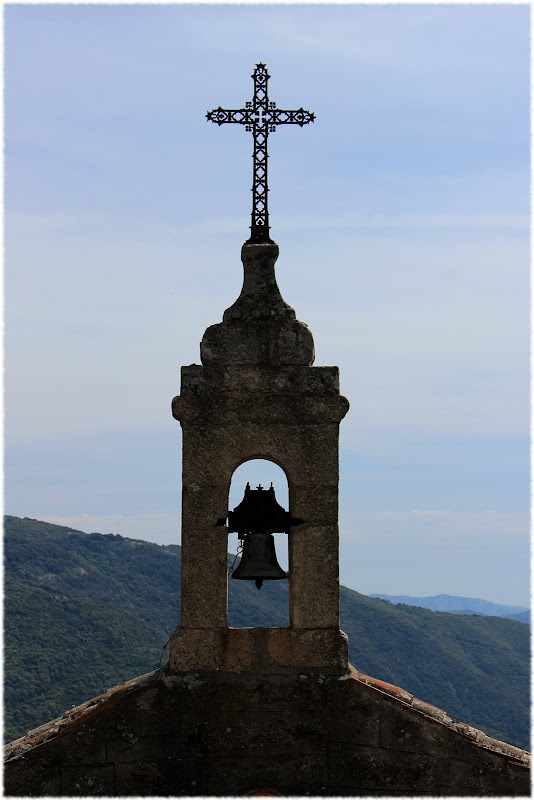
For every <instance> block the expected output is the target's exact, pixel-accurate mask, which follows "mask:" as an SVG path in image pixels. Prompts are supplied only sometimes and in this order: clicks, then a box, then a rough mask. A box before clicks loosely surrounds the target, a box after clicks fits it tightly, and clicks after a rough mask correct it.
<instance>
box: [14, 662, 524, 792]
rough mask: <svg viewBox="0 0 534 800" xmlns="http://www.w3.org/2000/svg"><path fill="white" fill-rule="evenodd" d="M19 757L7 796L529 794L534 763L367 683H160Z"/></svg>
mask: <svg viewBox="0 0 534 800" xmlns="http://www.w3.org/2000/svg"><path fill="white" fill-rule="evenodd" d="M7 756H8V760H7V762H6V765H5V772H4V780H5V793H6V794H7V795H9V796H15V795H16V796H21V795H27V796H50V795H56V796H66V795H71V796H73V795H74V796H93V795H109V796H128V795H141V796H184V795H185V796H195V795H200V796H202V795H204V796H206V795H212V796H220V795H234V796H235V795H237V796H240V795H245V794H247V793H251V792H253V791H254V790H255V789H259V788H263V789H270V790H273V792H274V791H277V792H279V793H280V794H281V795H283V796H290V795H293V796H295V795H297V796H298V795H300V796H303V795H316V796H317V795H318V796H328V795H333V796H335V795H342V796H343V795H345V796H369V795H387V796H394V795H404V796H406V795H408V796H419V795H425V794H426V795H456V796H458V795H460V796H474V795H480V796H482V795H489V796H499V795H501V796H513V795H528V794H529V772H530V771H529V768H528V763H529V758H528V755H527V754H526V753H524V752H523V751H521V750H518V749H517V748H514V747H511V746H509V745H505V744H503V743H499V742H496V741H495V740H492V739H490V738H489V737H487V736H485V735H484V734H482V733H480V732H478V731H475V730H474V729H473V728H470V727H469V726H466V725H462V724H461V723H455V722H454V721H453V720H450V719H449V718H448V717H447V716H446V714H444V712H441V711H440V710H439V709H436V708H434V707H432V706H429V705H427V704H425V703H422V702H420V701H416V700H415V699H414V698H411V695H409V694H408V693H406V692H403V691H402V690H399V689H396V687H392V686H388V685H387V684H382V683H381V682H379V681H373V679H369V678H367V677H366V676H363V675H360V674H359V673H357V672H355V671H352V673H351V674H350V675H347V676H344V677H341V678H340V677H339V676H328V675H317V674H302V675H301V676H292V675H286V676H283V675H263V676H258V675H251V674H249V675H245V674H242V675H240V676H239V677H237V676H236V675H223V674H220V675H214V674H213V673H212V674H211V675H207V674H206V675H202V674H199V673H197V674H191V673H190V674H182V675H169V674H167V673H165V672H164V671H158V672H156V673H151V674H150V675H147V676H143V677H142V678H140V679H137V680H135V681H131V682H130V683H129V684H126V685H124V686H122V687H118V688H117V689H115V690H111V691H110V692H108V693H106V694H105V695H103V696H102V697H100V698H96V699H95V700H94V701H91V702H90V703H88V704H86V705H85V706H82V707H80V708H78V709H73V710H72V711H70V712H69V713H68V714H67V715H66V716H65V717H63V718H62V719H60V720H56V721H55V722H54V723H50V724H49V725H47V726H43V728H41V729H38V730H37V731H34V732H33V734H32V735H31V736H30V737H29V738H27V739H24V740H19V741H18V742H15V743H13V744H12V745H11V746H10V747H9V748H8V753H7Z"/></svg>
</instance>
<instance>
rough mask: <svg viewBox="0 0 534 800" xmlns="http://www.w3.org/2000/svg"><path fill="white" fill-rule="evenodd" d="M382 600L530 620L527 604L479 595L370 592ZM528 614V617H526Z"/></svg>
mask: <svg viewBox="0 0 534 800" xmlns="http://www.w3.org/2000/svg"><path fill="white" fill-rule="evenodd" d="M369 597H377V598H379V599H380V600H388V601H389V602H390V603H403V604H404V605H407V606H418V607H419V608H428V609H430V611H448V612H453V613H455V614H482V615H483V616H491V617H504V618H507V619H510V618H513V619H517V618H518V615H521V621H523V622H530V609H529V608H527V607H525V606H505V605H500V604H499V603H492V602H491V601H490V600H481V599H480V598H478V597H458V596H457V595H450V594H436V595H433V596H432V597H411V596H409V595H392V594H370V595H369ZM527 616H528V619H527V618H525V617H527Z"/></svg>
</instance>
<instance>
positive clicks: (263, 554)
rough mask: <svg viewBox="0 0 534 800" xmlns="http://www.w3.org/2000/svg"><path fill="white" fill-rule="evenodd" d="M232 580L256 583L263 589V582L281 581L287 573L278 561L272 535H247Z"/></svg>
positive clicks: (254, 533) (253, 533)
mask: <svg viewBox="0 0 534 800" xmlns="http://www.w3.org/2000/svg"><path fill="white" fill-rule="evenodd" d="M232 578H236V580H241V581H256V587H257V588H258V589H261V585H262V583H263V581H279V580H282V579H284V578H287V573H286V572H284V570H283V569H282V567H281V566H280V564H279V563H278V561H277V558H276V550H275V548H274V538H273V536H272V534H271V533H256V532H252V533H246V534H245V535H244V541H243V554H242V556H241V561H240V562H239V565H238V566H237V567H236V569H235V570H234V571H233V572H232Z"/></svg>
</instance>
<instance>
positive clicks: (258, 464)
mask: <svg viewBox="0 0 534 800" xmlns="http://www.w3.org/2000/svg"><path fill="white" fill-rule="evenodd" d="M247 483H249V484H250V488H251V489H256V488H257V487H258V486H260V485H261V486H262V487H263V488H264V489H269V487H270V486H271V484H272V485H273V488H274V491H275V495H276V501H277V503H279V504H280V505H281V506H282V507H283V508H284V509H285V510H286V511H288V510H289V486H288V482H287V478H286V474H285V472H284V471H283V469H281V467H279V466H278V465H277V464H275V463H274V462H273V461H267V460H266V459H263V458H255V459H251V460H250V461H245V462H244V463H243V464H241V465H240V466H239V467H237V469H236V470H235V471H234V474H233V475H232V482H231V484H230V494H229V498H228V508H229V509H230V510H233V509H234V508H236V507H237V506H238V505H239V504H240V503H241V501H242V500H243V496H244V492H245V487H246V485H247ZM273 536H274V540H275V549H276V558H277V560H278V563H279V564H280V566H281V567H282V569H283V570H284V571H286V572H287V569H288V542H287V539H288V537H287V535H286V534H285V533H274V534H273ZM238 545H239V540H238V535H237V533H230V534H228V552H229V557H228V568H229V569H230V568H231V567H232V566H233V568H234V569H235V568H236V567H237V565H238V563H239V558H236V553H237V550H238ZM228 625H229V626H230V627H232V628H255V627H287V626H288V625H289V608H288V581H287V580H265V581H264V582H263V584H262V586H261V589H260V590H258V589H257V588H256V585H255V582H254V581H253V580H235V579H233V578H232V577H231V573H230V574H229V575H228Z"/></svg>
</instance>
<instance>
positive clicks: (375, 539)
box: [4, 4, 530, 605]
mask: <svg viewBox="0 0 534 800" xmlns="http://www.w3.org/2000/svg"><path fill="white" fill-rule="evenodd" d="M529 26H530V21H529V7H528V5H526V4H525V5H465V6H464V5H439V4H438V5H384V6H378V5H339V6H332V5H324V6H323V5H309V6H306V5H299V6H283V5H250V6H247V5H229V6H224V5H214V6H208V5H161V6H156V5H147V6H132V5H129V6H126V5H125V6H119V5H116V6H112V5H109V6H106V5H94V6H91V5H61V6H60V5H55V6H54V5H34V6H30V5H27V6H23V5H12V6H7V7H6V8H5V90H4V91H5V111H6V117H5V220H6V228H5V230H6V249H5V319H6V381H5V397H6V429H5V438H6V462H5V475H6V489H5V511H6V513H10V514H16V515H20V516H30V517H36V518H39V519H46V520H50V521H52V522H54V521H57V522H60V523H62V524H67V525H70V526H73V527H77V528H79V529H81V530H87V531H92V530H96V531H100V532H108V531H111V532H115V533H121V534H123V535H125V536H135V537H139V538H147V539H151V540H154V541H158V542H160V543H169V542H177V541H179V511H180V509H179V504H180V445H181V441H180V427H179V425H178V423H176V422H175V421H174V420H173V419H172V417H171V415H170V400H171V398H172V397H173V396H174V395H175V394H178V392H179V368H180V366H181V365H182V364H189V363H193V362H196V363H199V350H198V343H199V341H200V339H201V337H202V334H203V332H204V330H205V328H206V327H207V326H208V325H210V324H212V323H214V322H218V321H219V320H220V319H221V317H222V312H223V310H224V309H225V308H227V307H228V306H229V305H230V304H231V303H232V302H233V301H234V299H235V298H236V296H237V295H238V293H239V290H240V286H241V277H242V271H241V264H240V260H239V253H240V247H241V244H242V242H243V241H244V240H245V239H246V238H247V237H248V225H249V224H250V203H251V193H250V186H251V177H252V176H251V166H252V164H251V157H250V156H251V153H252V141H251V136H250V134H248V133H246V132H245V131H244V130H243V129H242V128H240V127H239V128H238V127H237V126H222V127H220V128H219V127H217V126H215V125H212V124H210V123H207V122H206V120H205V113H206V111H208V110H210V109H211V108H214V107H216V106H218V105H219V104H220V105H222V106H225V107H240V106H241V105H243V104H244V102H245V101H246V100H248V99H250V98H251V94H252V80H251V78H250V75H251V73H252V70H253V68H254V65H255V63H257V62H258V61H264V62H266V63H267V66H268V69H269V72H270V74H271V80H270V84H269V91H270V97H271V99H273V100H275V101H276V102H277V104H278V105H279V107H285V108H292V107H295V108H298V107H299V106H301V105H302V106H304V108H307V109H309V110H311V111H314V112H315V114H316V116H317V119H316V122H315V123H314V124H313V125H308V126H306V127H304V128H302V129H300V128H298V127H295V128H293V127H286V128H282V129H280V130H279V131H277V132H276V134H274V135H272V136H271V137H270V139H269V152H270V156H271V158H270V163H269V185H270V188H271V192H270V198H269V202H270V216H271V226H272V236H273V238H274V239H275V240H276V241H277V242H278V244H279V246H280V258H279V260H278V265H277V275H278V282H279V285H280V288H281V291H282V293H283V295H284V297H285V298H286V300H287V301H288V302H289V303H290V304H291V305H293V306H294V307H295V309H296V311H297V315H298V317H299V318H300V319H301V320H303V321H304V322H306V323H307V324H308V325H309V326H310V327H311V329H312V331H313V334H314V338H315V344H316V354H317V355H316V361H315V363H316V364H317V365H321V364H338V365H339V366H340V371H341V386H342V392H343V393H344V394H345V395H346V396H347V397H348V398H349V400H350V402H351V410H350V412H349V414H348V415H347V417H346V418H345V420H344V421H343V423H342V426H341V485H340V489H341V493H340V529H341V579H342V582H343V583H344V584H346V585H348V586H350V587H351V588H354V589H357V590H358V591H362V592H364V593H370V592H385V593H390V594H411V595H416V596H417V595H429V594H437V593H441V592H445V593H449V594H461V595H466V596H478V597H484V598H487V599H489V600H494V601H496V602H503V603H510V604H523V605H526V604H527V603H528V601H529V590H528V576H529V558H528V552H529V551H528V544H529V538H528V510H529V476H528V432H529V412H528V388H529V365H528V344H529V318H528V313H529V264H528V257H529V192H530V188H529V146H530V144H529V35H530V30H529ZM270 479H271V475H270V473H269V474H266V475H265V480H270ZM239 480H241V478H239ZM236 491H237V492H238V493H239V491H241V487H239V489H237V490H236ZM281 491H282V486H281V485H280V492H281Z"/></svg>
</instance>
